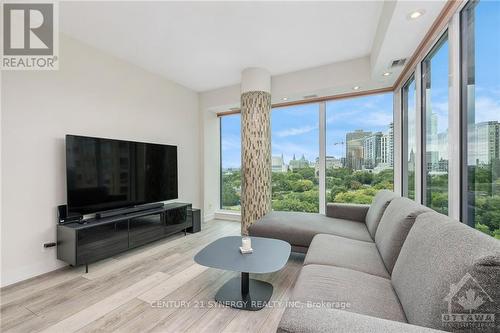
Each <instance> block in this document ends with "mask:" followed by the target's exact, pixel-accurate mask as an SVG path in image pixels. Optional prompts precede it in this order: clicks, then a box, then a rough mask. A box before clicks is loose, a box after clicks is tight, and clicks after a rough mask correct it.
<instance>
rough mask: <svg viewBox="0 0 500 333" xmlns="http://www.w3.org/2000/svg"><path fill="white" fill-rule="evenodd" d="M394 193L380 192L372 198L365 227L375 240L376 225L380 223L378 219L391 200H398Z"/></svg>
mask: <svg viewBox="0 0 500 333" xmlns="http://www.w3.org/2000/svg"><path fill="white" fill-rule="evenodd" d="M398 197H399V196H398V195H396V194H395V193H394V192H391V191H387V190H382V191H379V192H378V193H377V195H375V198H373V201H372V204H371V206H370V208H369V209H368V212H367V213H366V221H365V222H366V227H367V228H368V232H369V233H370V235H371V236H372V238H373V239H375V232H376V231H377V227H378V224H379V223H380V219H381V218H382V215H383V214H384V211H385V209H386V208H387V206H388V205H389V203H390V202H391V200H392V199H394V198H398Z"/></svg>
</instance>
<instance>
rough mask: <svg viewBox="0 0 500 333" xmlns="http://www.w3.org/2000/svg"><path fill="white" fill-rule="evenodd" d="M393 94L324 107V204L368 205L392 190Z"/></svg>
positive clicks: (361, 98) (355, 99) (327, 104)
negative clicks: (387, 190) (378, 192)
mask: <svg viewBox="0 0 500 333" xmlns="http://www.w3.org/2000/svg"><path fill="white" fill-rule="evenodd" d="M393 133H394V131H393V94H392V93H387V94H380V95H369V96H364V97H357V98H350V99H342V100H332V101H328V102H327V103H326V157H325V165H326V182H325V186H326V201H327V202H351V203H371V202H372V198H373V197H374V195H375V194H376V192H377V191H378V190H380V189H391V190H392V189H393V185H394V179H393V178H394V176H393V174H394V172H393V165H394V163H393V147H394V145H393V136H394V135H393Z"/></svg>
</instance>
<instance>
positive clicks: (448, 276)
mask: <svg viewBox="0 0 500 333" xmlns="http://www.w3.org/2000/svg"><path fill="white" fill-rule="evenodd" d="M391 279H392V284H393V287H394V290H395V291H396V293H397V295H398V297H399V300H400V302H401V305H402V307H403V310H404V312H405V314H406V318H407V319H408V322H409V323H411V324H415V325H420V326H427V327H432V328H439V329H445V330H456V329H460V326H459V325H461V324H463V323H460V322H453V321H450V320H447V319H450V318H451V320H453V316H448V314H450V313H451V314H465V315H471V314H474V313H482V314H496V317H498V310H499V301H500V298H499V297H500V288H498V286H499V285H500V241H498V240H497V239H494V238H493V237H491V236H488V235H486V234H483V233H481V232H480V231H477V230H475V229H473V228H471V227H469V226H467V225H465V224H463V223H460V222H458V221H456V220H453V219H450V218H449V217H447V216H444V215H442V214H438V213H436V212H430V213H424V214H420V215H419V216H418V217H417V220H416V222H415V224H414V226H413V228H412V229H411V230H410V232H409V234H408V237H407V238H406V241H405V243H404V245H403V248H402V249H401V253H400V254H399V257H398V259H397V261H396V265H395V266H394V270H393V272H392V277H391ZM455 318H457V317H455ZM466 318H467V317H466ZM459 319H460V317H459Z"/></svg>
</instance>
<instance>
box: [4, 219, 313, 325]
mask: <svg viewBox="0 0 500 333" xmlns="http://www.w3.org/2000/svg"><path fill="white" fill-rule="evenodd" d="M239 230H240V225H239V223H237V222H230V221H220V220H213V221H209V222H207V223H205V224H204V225H203V230H202V231H201V232H199V233H196V234H192V235H190V234H188V235H187V236H184V235H183V234H178V235H174V236H172V237H170V238H168V239H165V240H162V241H158V242H155V243H152V244H149V245H147V246H143V247H141V248H138V249H135V250H132V251H129V252H125V253H123V254H120V255H118V256H115V257H113V258H110V259H106V260H102V261H100V262H97V263H95V264H92V265H89V273H88V274H85V273H84V269H83V267H77V268H72V267H68V268H65V269H62V270H58V271H55V272H51V273H48V274H45V275H42V276H39V277H36V278H33V279H30V280H27V281H24V282H21V283H18V284H15V285H12V286H9V287H6V288H3V289H2V290H1V298H0V305H1V331H2V332H40V331H44V332H64V333H67V332H96V331H99V332H110V331H117V332H149V331H153V332H275V331H276V328H277V326H278V323H279V320H280V318H281V315H282V313H283V311H284V308H283V307H279V306H275V307H267V308H264V309H262V310H260V311H255V312H251V311H242V310H236V309H232V308H228V307H223V306H218V307H209V306H203V305H207V304H208V303H207V302H208V301H213V298H214V295H215V293H216V291H217V290H218V289H219V288H220V287H221V286H222V285H223V284H224V283H225V282H226V281H227V280H229V279H230V278H232V277H235V276H237V275H238V273H235V272H227V271H223V270H217V269H212V268H206V267H203V266H200V265H198V264H196V263H195V262H194V261H193V256H194V255H195V254H196V253H197V252H198V251H199V250H200V249H201V248H203V247H204V246H205V245H207V244H209V243H210V242H212V241H214V240H215V239H217V238H220V237H223V236H228V235H239ZM302 260H303V256H301V255H294V254H293V255H292V256H291V257H290V259H289V261H288V263H287V265H286V266H285V267H284V268H283V269H282V270H280V271H278V272H275V273H270V274H259V275H253V274H252V277H255V278H258V279H261V280H265V281H268V282H271V283H272V284H273V285H274V293H273V298H272V300H276V301H286V300H287V299H288V297H289V294H290V290H291V287H292V285H293V283H294V282H295V279H296V277H297V274H298V272H299V270H300V267H301V265H302ZM161 301H164V302H163V303H161ZM168 301H170V303H169V302H168ZM174 301H175V302H174ZM181 301H184V303H181ZM188 302H189V303H188ZM152 304H153V305H154V306H152ZM210 304H211V305H213V304H214V303H212V302H211V303H210ZM216 304H218V303H216ZM162 305H163V307H162Z"/></svg>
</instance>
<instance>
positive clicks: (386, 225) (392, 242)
mask: <svg viewBox="0 0 500 333" xmlns="http://www.w3.org/2000/svg"><path fill="white" fill-rule="evenodd" d="M431 211H432V210H431V209H430V208H427V207H425V206H422V205H420V204H417V203H416V202H415V201H413V200H410V199H408V198H396V199H394V200H392V201H391V202H390V203H389V206H387V208H386V210H385V212H384V215H382V218H381V219H380V223H379V225H378V228H377V232H376V233H375V243H376V244H377V248H378V252H379V253H380V256H381V257H382V260H383V261H384V264H385V267H386V268H387V271H388V272H389V274H392V269H393V268H394V264H395V263H396V259H397V258H398V256H399V252H400V251H401V247H402V246H403V243H404V242H405V239H406V236H407V235H408V232H409V231H410V229H411V227H412V226H413V224H414V223H415V219H416V217H417V216H418V215H420V214H422V213H425V212H431Z"/></svg>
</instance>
